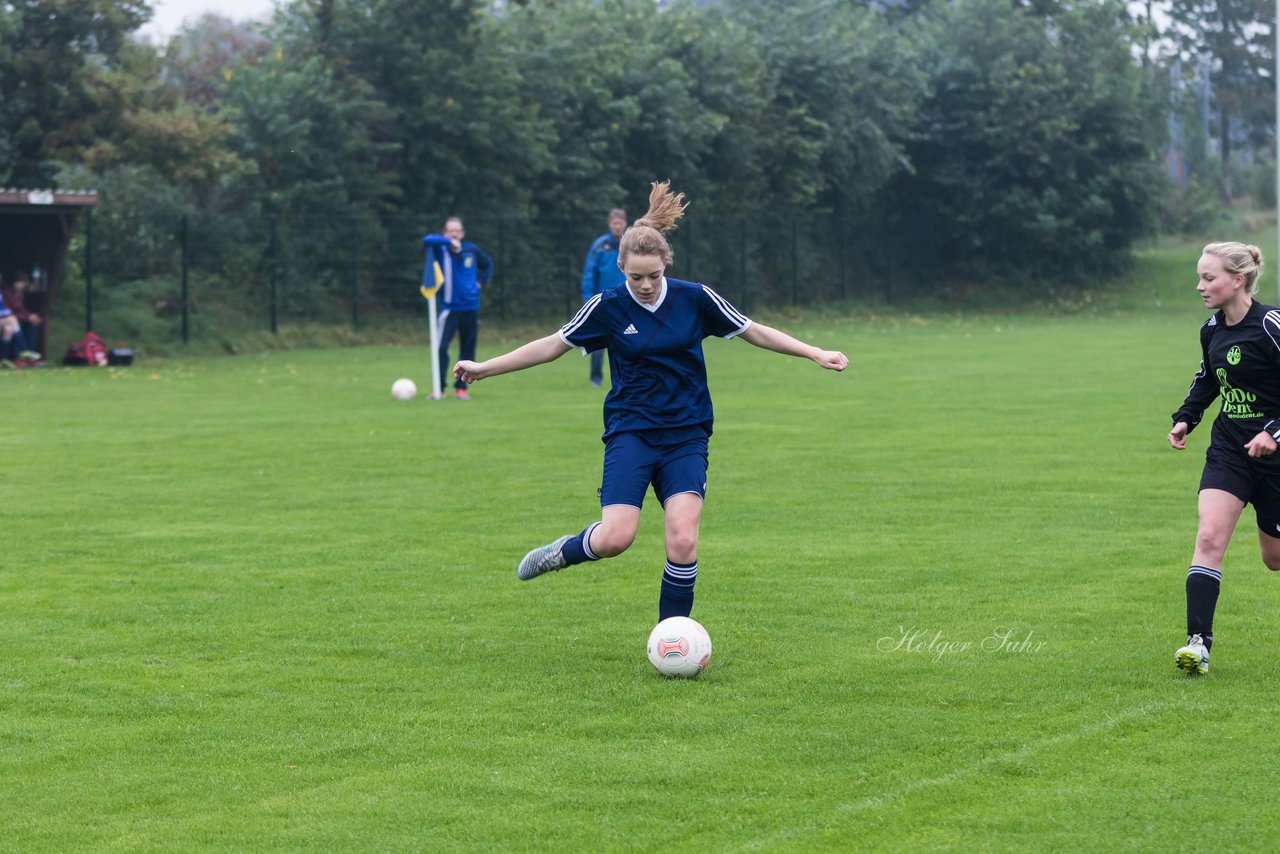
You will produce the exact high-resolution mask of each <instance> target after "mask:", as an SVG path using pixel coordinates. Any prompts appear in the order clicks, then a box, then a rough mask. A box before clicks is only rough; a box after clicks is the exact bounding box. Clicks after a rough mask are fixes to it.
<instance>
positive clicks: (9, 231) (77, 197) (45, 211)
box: [0, 187, 98, 355]
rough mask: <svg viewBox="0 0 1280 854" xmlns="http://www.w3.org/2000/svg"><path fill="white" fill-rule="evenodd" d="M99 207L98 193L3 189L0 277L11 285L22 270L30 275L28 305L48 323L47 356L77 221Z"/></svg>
mask: <svg viewBox="0 0 1280 854" xmlns="http://www.w3.org/2000/svg"><path fill="white" fill-rule="evenodd" d="M97 203H98V194H97V193H96V192H94V191H87V192H86V191H79V190H21V189H14V188H5V187H0V275H2V276H4V279H5V281H6V282H11V281H12V277H13V275H14V274H15V273H17V272H19V271H22V272H25V273H26V274H27V275H28V276H29V277H30V279H31V285H30V287H29V288H28V290H27V296H26V305H27V308H28V309H30V310H31V311H33V312H36V313H37V314H39V315H40V316H41V317H42V318H43V320H44V323H43V324H42V325H41V327H40V338H41V340H40V341H39V342H38V346H37V348H36V349H38V350H39V351H40V352H41V353H45V354H46V355H47V350H46V347H47V346H48V341H49V324H50V322H51V321H52V317H53V315H54V307H55V303H56V297H57V295H58V285H59V284H60V283H61V282H62V271H63V268H64V267H65V265H66V260H67V246H68V244H70V242H71V235H72V232H73V229H74V228H75V222H76V218H77V217H78V216H79V215H80V212H81V211H88V210H90V209H91V208H92V207H93V206H94V205H96V204H97Z"/></svg>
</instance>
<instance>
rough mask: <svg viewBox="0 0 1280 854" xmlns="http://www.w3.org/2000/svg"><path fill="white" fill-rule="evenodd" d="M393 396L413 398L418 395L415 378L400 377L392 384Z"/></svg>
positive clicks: (405, 398) (400, 398)
mask: <svg viewBox="0 0 1280 854" xmlns="http://www.w3.org/2000/svg"><path fill="white" fill-rule="evenodd" d="M391 396H392V397H394V398H395V399H396V400H413V399H414V398H415V397H417V396H418V386H417V385H416V384H415V383H414V381H413V380H407V379H398V380H396V381H395V382H393V383H392V384H391Z"/></svg>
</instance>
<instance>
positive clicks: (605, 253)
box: [582, 208, 627, 385]
mask: <svg viewBox="0 0 1280 854" xmlns="http://www.w3.org/2000/svg"><path fill="white" fill-rule="evenodd" d="M626 230H627V212H626V211H624V210H622V209H621V208H614V209H613V210H611V211H609V231H608V232H607V233H605V234H602V235H600V236H599V237H597V238H596V240H595V242H594V243H592V244H591V250H590V251H589V252H587V263H586V265H585V266H584V267H583V268H582V301H583V302H586V301H587V300H589V299H591V298H592V297H593V296H595V295H596V294H598V293H600V292H601V291H606V290H608V289H609V288H612V287H615V286H617V285H620V284H622V283H623V281H624V277H623V275H622V270H621V269H620V268H619V267H618V241H619V240H621V239H622V233H623V232H624V231H626ZM603 381H604V350H596V351H595V352H593V353H592V354H591V384H592V385H600V383H602V382H603Z"/></svg>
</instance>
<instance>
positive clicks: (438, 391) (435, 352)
mask: <svg viewBox="0 0 1280 854" xmlns="http://www.w3.org/2000/svg"><path fill="white" fill-rule="evenodd" d="M427 321H428V322H429V323H430V324H431V396H432V398H438V397H440V395H442V394H443V393H444V389H442V388H440V321H439V320H438V319H437V317H436V295H435V294H432V295H431V296H430V297H428V298H427Z"/></svg>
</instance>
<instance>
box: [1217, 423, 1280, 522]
mask: <svg viewBox="0 0 1280 854" xmlns="http://www.w3.org/2000/svg"><path fill="white" fill-rule="evenodd" d="M1272 456H1273V457H1274V456H1275V455H1272ZM1277 462H1280V460H1276V459H1272V458H1266V457H1264V458H1262V459H1254V458H1252V457H1250V456H1249V454H1248V452H1247V451H1245V449H1244V448H1240V449H1238V450H1237V449H1232V450H1224V449H1222V448H1220V447H1218V446H1217V445H1210V446H1209V449H1208V450H1207V451H1205V452H1204V472H1203V473H1201V475H1200V489H1201V491H1203V490H1206V489H1221V490H1222V491H1223V492H1230V493H1231V494H1232V495H1234V496H1235V497H1236V498H1239V499H1240V500H1241V501H1243V502H1245V503H1246V504H1252V505H1253V512H1254V514H1255V515H1256V516H1257V518H1258V530H1260V531H1262V532H1263V533H1264V534H1269V535H1271V536H1273V537H1280V467H1278V466H1277Z"/></svg>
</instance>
